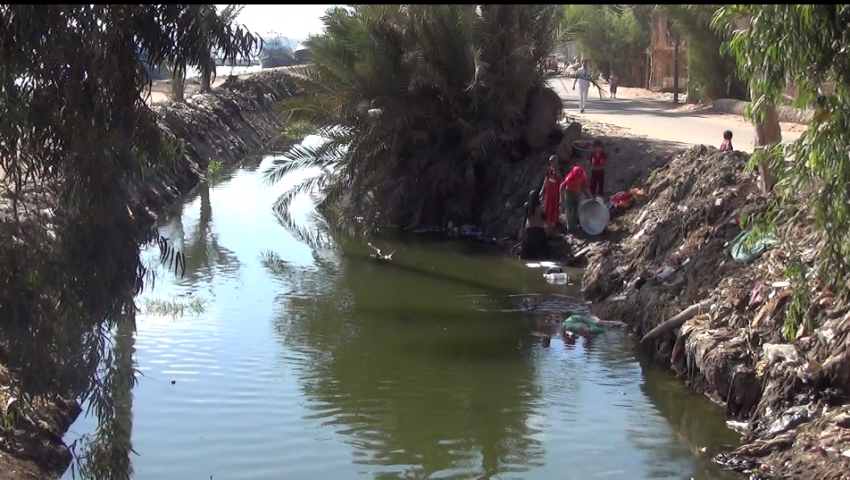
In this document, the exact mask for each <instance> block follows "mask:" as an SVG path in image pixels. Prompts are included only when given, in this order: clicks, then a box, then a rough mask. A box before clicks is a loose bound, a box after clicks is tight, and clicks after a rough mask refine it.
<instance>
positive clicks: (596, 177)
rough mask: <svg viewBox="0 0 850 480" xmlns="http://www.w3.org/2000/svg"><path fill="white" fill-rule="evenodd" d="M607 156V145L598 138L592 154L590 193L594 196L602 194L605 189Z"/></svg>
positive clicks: (594, 143)
mask: <svg viewBox="0 0 850 480" xmlns="http://www.w3.org/2000/svg"><path fill="white" fill-rule="evenodd" d="M605 158H606V157H605V145H604V144H603V143H602V141H601V140H596V141H595V142H593V153H591V154H590V194H591V196H594V197H596V196H599V195H602V191H603V190H605Z"/></svg>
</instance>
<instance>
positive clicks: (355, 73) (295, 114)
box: [266, 5, 575, 229]
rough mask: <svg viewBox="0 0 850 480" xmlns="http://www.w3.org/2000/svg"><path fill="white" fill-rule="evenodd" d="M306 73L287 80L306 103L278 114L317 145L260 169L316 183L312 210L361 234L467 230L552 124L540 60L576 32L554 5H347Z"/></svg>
mask: <svg viewBox="0 0 850 480" xmlns="http://www.w3.org/2000/svg"><path fill="white" fill-rule="evenodd" d="M323 20H324V23H325V27H326V32H325V33H324V34H322V35H319V36H312V37H310V38H309V39H308V41H307V43H308V45H309V47H310V48H311V51H312V52H313V53H312V64H310V65H306V66H302V67H298V68H296V69H294V74H293V75H294V76H295V78H296V81H297V82H298V83H299V84H300V85H301V86H302V87H303V88H304V89H305V90H307V91H308V92H310V93H311V95H310V96H308V97H304V98H300V99H293V100H292V101H287V102H286V103H285V104H284V109H285V111H286V112H288V115H289V117H290V125H291V126H292V127H291V128H301V127H303V126H305V125H306V126H309V127H310V128H311V129H312V131H314V132H317V133H319V134H320V135H322V136H323V137H325V138H327V142H326V143H325V144H324V145H321V146H319V147H316V148H306V147H303V146H301V147H295V148H293V149H292V151H291V152H290V154H289V155H288V157H289V159H283V160H280V161H278V162H276V164H275V165H274V166H273V167H272V168H271V169H270V170H268V171H267V172H266V175H267V177H266V178H267V181H269V182H275V181H278V180H280V178H282V177H283V176H284V175H286V174H287V173H288V172H291V171H293V170H298V169H302V168H306V167H319V168H321V169H323V170H324V171H325V172H326V174H325V175H320V176H318V177H315V178H313V179H310V180H308V181H306V182H305V183H303V184H302V185H300V186H299V187H298V188H295V189H293V190H292V191H291V192H290V193H288V194H287V195H284V196H283V197H281V199H280V200H279V201H278V203H277V205H276V206H275V208H276V209H277V210H279V211H282V212H285V211H286V207H287V205H288V203H289V202H290V201H291V199H292V198H294V196H295V195H297V194H298V193H300V192H302V191H305V190H310V189H318V190H320V191H322V193H323V194H324V196H323V199H322V202H321V203H320V209H322V210H323V211H328V210H330V209H334V210H335V213H336V215H334V217H336V218H339V219H341V225H342V226H347V227H358V228H363V229H368V228H371V227H377V226H383V225H393V224H395V225H401V226H410V227H413V226H415V225H417V224H420V223H423V224H432V225H433V224H443V223H444V222H446V221H447V220H455V221H474V220H477V219H478V218H479V216H480V214H481V210H482V203H483V201H484V200H485V199H487V198H489V196H490V194H491V192H493V191H494V189H497V188H499V186H500V185H499V183H500V178H503V177H504V171H505V170H506V167H507V166H509V164H510V162H511V161H512V158H521V157H522V156H521V155H516V154H514V155H511V153H512V152H514V153H517V152H520V151H522V150H529V149H531V150H535V149H540V148H542V147H543V146H545V143H546V140H547V137H548V135H549V134H550V132H551V131H552V129H553V128H555V124H556V121H557V118H558V116H559V115H560V114H561V111H562V105H561V101H560V98H558V95H557V94H556V93H554V92H553V91H551V90H550V89H548V88H547V87H546V85H545V82H546V79H547V73H546V72H545V69H544V68H542V63H543V61H544V60H545V59H546V58H547V56H548V55H549V54H550V53H551V52H552V51H553V50H554V49H555V48H556V46H557V45H558V44H559V43H560V42H561V41H563V40H564V39H565V38H568V37H569V34H571V33H572V32H573V31H574V30H573V27H574V26H575V25H574V24H572V23H569V22H566V21H564V16H563V15H562V14H561V7H560V6H555V5H355V6H348V7H337V8H334V9H331V10H329V11H328V13H327V15H326V16H325V17H324V19H323Z"/></svg>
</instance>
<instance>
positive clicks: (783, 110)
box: [711, 98, 814, 125]
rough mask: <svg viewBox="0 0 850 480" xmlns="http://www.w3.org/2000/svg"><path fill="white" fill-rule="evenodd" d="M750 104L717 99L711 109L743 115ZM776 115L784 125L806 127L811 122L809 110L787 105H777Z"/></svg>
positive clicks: (732, 99) (811, 111)
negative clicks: (795, 124) (790, 124)
mask: <svg viewBox="0 0 850 480" xmlns="http://www.w3.org/2000/svg"><path fill="white" fill-rule="evenodd" d="M749 104H750V102H747V101H744V100H736V99H734V98H719V99H717V100H715V101H714V102H712V105H711V106H712V108H714V110H717V111H719V112H725V113H733V114H735V115H741V116H743V115H745V113H746V109H747V105H749ZM776 113H778V114H779V121H780V122H786V123H798V124H801V125H806V124H808V123H809V122H810V121H811V120H812V114H813V113H814V111H813V110H811V109H806V110H801V109H798V108H793V107H789V106H787V105H779V106H778V107H776Z"/></svg>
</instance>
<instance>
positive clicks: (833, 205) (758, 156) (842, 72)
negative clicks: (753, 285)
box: [715, 5, 850, 325]
mask: <svg viewBox="0 0 850 480" xmlns="http://www.w3.org/2000/svg"><path fill="white" fill-rule="evenodd" d="M742 17H749V18H750V19H751V24H750V27H749V28H748V29H746V30H744V31H739V32H735V33H734V35H733V36H732V37H731V40H730V41H729V42H728V44H727V46H726V48H727V49H728V51H729V52H730V53H731V54H733V55H734V56H735V58H736V59H737V61H738V66H739V71H740V74H741V76H742V77H743V78H745V79H747V80H748V81H749V82H750V84H751V86H752V88H753V90H754V95H755V98H754V99H753V100H754V102H753V115H754V116H755V117H758V116H760V114H761V112H762V110H763V108H764V106H765V105H767V104H770V103H774V104H775V103H778V102H779V101H780V99H781V96H782V91H783V89H784V87H785V85H786V82H788V81H790V82H793V83H794V84H795V85H797V86H798V87H799V92H800V98H799V100H800V102H801V103H802V104H808V103H811V102H813V101H814V100H815V98H816V97H817V96H818V88H819V87H820V86H822V85H825V84H828V83H829V84H832V85H834V91H833V92H832V93H830V94H829V95H828V96H826V97H825V98H824V99H822V102H821V103H822V104H823V108H822V109H821V110H819V112H818V114H817V115H816V118H815V120H814V121H813V123H812V124H811V125H810V126H809V128H808V129H807V130H806V131H805V132H803V134H802V136H801V137H800V139H798V140H797V141H795V142H793V143H791V144H787V145H777V146H776V147H773V148H771V149H768V150H764V149H760V150H759V151H757V152H756V153H755V154H754V155H753V157H752V159H751V161H752V162H753V164H757V163H758V162H759V161H762V160H764V159H768V160H769V161H771V163H772V165H771V166H772V167H773V169H774V171H775V174H776V178H777V185H776V188H777V193H778V194H779V197H780V200H779V202H780V203H779V206H778V207H777V208H781V209H783V210H785V211H786V212H787V217H786V218H790V217H792V216H794V215H796V214H797V213H799V210H800V209H802V213H804V214H809V213H813V214H814V218H815V227H816V228H817V229H818V230H819V231H820V232H822V233H823V234H824V235H825V237H826V242H825V247H824V248H823V250H822V252H821V254H820V256H819V258H818V262H817V267H818V282H819V284H820V286H821V287H822V286H825V285H832V286H833V288H834V289H835V291H836V294H837V295H842V296H846V294H847V284H846V278H847V274H848V271H849V267H850V205H848V203H847V185H848V184H850V163H848V162H847V152H848V151H849V150H850V55H848V53H847V52H846V45H848V44H850V31H849V30H848V29H847V25H848V21H850V5H727V6H726V7H724V8H722V9H720V10H719V11H718V14H717V15H716V17H715V25H717V26H724V25H734V23H735V21H736V20H737V19H739V18H742ZM729 28H731V27H729ZM801 194H802V195H806V200H805V201H800V196H801ZM792 316H793V315H792ZM801 321H802V319H801V318H795V319H793V322H795V323H796V324H798V325H799V323H800V322H801Z"/></svg>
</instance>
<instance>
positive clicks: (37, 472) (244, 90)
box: [0, 71, 293, 480]
mask: <svg viewBox="0 0 850 480" xmlns="http://www.w3.org/2000/svg"><path fill="white" fill-rule="evenodd" d="M292 94H293V86H292V84H291V83H290V81H289V79H288V77H287V76H286V75H285V74H284V73H283V72H279V71H272V72H268V73H261V74H258V75H255V76H252V77H250V78H246V79H237V80H234V81H229V82H227V83H225V84H223V85H222V86H220V87H219V88H217V89H216V90H214V91H213V92H212V93H209V94H204V95H196V96H194V97H193V98H191V99H190V100H189V101H188V102H186V103H184V104H172V103H164V104H159V105H156V106H154V107H153V110H154V111H156V112H157V114H158V115H159V118H160V120H159V124H160V127H161V128H162V129H163V130H164V131H167V132H170V133H172V134H173V135H174V136H175V137H176V138H177V139H179V140H181V141H182V142H183V144H184V145H185V150H184V153H183V155H182V157H181V158H179V159H178V160H177V162H175V164H174V165H173V166H172V168H170V169H168V170H164V171H160V172H154V173H152V174H149V176H148V177H147V178H145V179H144V180H143V181H140V182H138V183H136V184H133V185H129V186H128V187H127V188H128V189H129V190H130V191H131V193H132V194H133V195H132V199H133V200H132V202H131V204H130V205H128V207H129V208H130V209H131V211H132V212H133V213H134V215H135V216H136V218H137V219H138V220H139V221H142V222H148V223H149V222H151V221H153V220H154V218H155V216H156V213H158V212H160V211H162V210H163V209H164V208H165V207H167V206H169V205H170V204H172V203H173V202H175V201H177V200H178V199H179V198H180V197H181V196H182V195H184V194H186V193H188V192H189V191H190V190H191V189H192V188H193V187H194V186H195V185H197V184H198V182H199V181H200V180H201V178H202V177H203V172H205V171H206V169H207V166H208V165H209V164H210V162H211V161H213V160H215V161H219V162H221V163H223V164H231V165H232V164H235V163H237V162H240V161H241V160H242V159H244V158H245V157H246V156H249V155H253V154H257V153H260V152H261V151H263V150H264V149H266V148H267V147H268V146H269V144H270V142H272V141H273V140H274V139H276V138H277V137H278V135H279V134H280V133H281V132H282V131H283V124H282V123H281V120H280V118H279V117H278V115H277V112H278V106H279V105H280V103H281V102H282V101H283V100H284V99H285V98H287V97H290V96H292ZM54 191H55V189H54V188H51V186H50V185H36V184H33V185H26V186H25V188H24V189H23V190H22V192H21V194H20V195H19V196H18V201H19V202H21V203H22V204H25V205H26V206H27V208H21V204H19V209H20V210H24V211H26V212H29V216H28V217H25V218H24V217H23V216H21V217H18V218H15V217H14V216H13V215H12V209H11V198H12V197H13V195H12V194H11V192H9V191H6V190H5V187H2V186H0V218H2V219H3V221H4V222H6V223H7V225H10V226H11V227H10V228H11V229H12V230H10V231H14V228H15V226H17V227H19V228H24V227H25V228H27V229H33V228H35V229H38V230H39V231H40V232H41V234H40V235H47V236H49V237H52V238H55V235H53V234H52V232H61V231H62V228H63V225H64V224H65V223H66V222H68V221H69V220H70V219H68V218H66V215H64V214H63V212H62V209H61V208H59V204H58V202H57V201H56V197H55V195H54V194H53V192H54ZM5 240H13V239H0V246H8V245H7V244H10V242H5ZM11 243H14V242H13V241H12V242H11ZM3 253H4V250H2V249H0V258H2V255H3ZM7 253H8V252H7ZM75 393H77V392H57V395H55V397H54V398H51V399H40V400H37V401H36V402H35V404H34V405H33V408H32V409H30V408H26V409H25V410H22V412H23V413H22V414H20V415H18V417H19V419H20V420H19V421H18V424H17V428H15V429H14V431H7V430H6V429H5V428H4V427H2V426H0V480H5V479H15V480H24V479H26V480H49V479H55V478H57V477H59V476H61V475H62V473H63V472H64V471H65V469H66V468H67V467H68V465H69V463H70V461H71V454H70V452H69V451H68V449H67V447H66V446H65V445H64V443H63V442H62V436H63V435H64V433H65V432H66V431H67V429H68V427H69V426H70V425H71V424H72V423H73V421H74V420H75V419H76V417H77V416H78V415H79V414H80V406H79V405H78V404H77V402H75V401H74V400H73V399H72V398H73V397H75ZM20 394H21V392H20V390H19V388H18V385H17V382H16V378H15V374H14V372H8V371H7V370H6V369H5V368H4V367H3V366H2V365H0V413H2V414H3V415H4V418H5V414H6V413H8V412H9V411H10V409H11V408H12V406H15V408H18V406H19V405H20V404H19V403H18V402H17V401H16V400H14V399H18V398H20V397H21V395H20Z"/></svg>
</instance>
